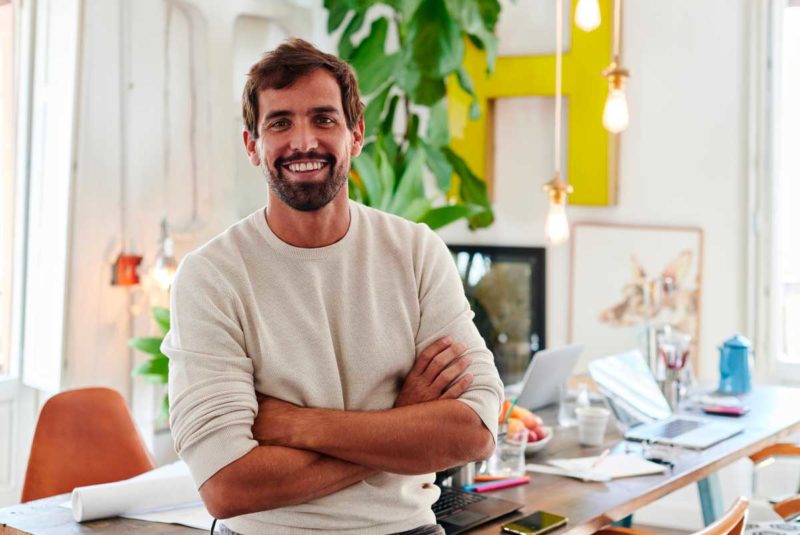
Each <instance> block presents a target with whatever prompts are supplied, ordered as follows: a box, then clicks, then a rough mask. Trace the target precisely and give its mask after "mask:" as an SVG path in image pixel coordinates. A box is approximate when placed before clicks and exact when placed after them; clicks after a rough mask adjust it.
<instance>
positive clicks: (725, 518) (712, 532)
mask: <svg viewBox="0 0 800 535" xmlns="http://www.w3.org/2000/svg"><path fill="white" fill-rule="evenodd" d="M748 505H750V500H748V499H747V498H745V497H744V496H739V497H738V498H737V499H736V501H735V502H733V505H732V506H731V507H730V509H728V510H727V511H725V514H724V515H722V516H721V517H720V518H719V519H718V520H717V521H716V522H714V523H713V524H709V525H708V526H706V527H705V529H702V530H700V531H698V532H697V534H696V535H742V533H744V526H745V524H746V523H747V506H748Z"/></svg>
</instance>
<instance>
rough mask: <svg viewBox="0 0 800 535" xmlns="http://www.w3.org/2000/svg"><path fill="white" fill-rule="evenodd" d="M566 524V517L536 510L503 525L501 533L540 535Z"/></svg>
mask: <svg viewBox="0 0 800 535" xmlns="http://www.w3.org/2000/svg"><path fill="white" fill-rule="evenodd" d="M566 524H567V517H565V516H561V515H556V514H553V513H548V512H546V511H536V512H535V513H533V514H532V515H528V516H524V517H522V518H520V519H517V520H515V521H513V522H509V523H508V524H505V525H504V526H503V533H514V534H515V535H541V534H542V533H547V532H548V531H552V530H554V529H558V528H560V527H562V526H565V525H566Z"/></svg>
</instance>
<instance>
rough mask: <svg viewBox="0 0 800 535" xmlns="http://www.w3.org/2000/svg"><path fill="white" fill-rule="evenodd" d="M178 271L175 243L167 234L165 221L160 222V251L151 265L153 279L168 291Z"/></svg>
mask: <svg viewBox="0 0 800 535" xmlns="http://www.w3.org/2000/svg"><path fill="white" fill-rule="evenodd" d="M177 270H178V261H177V260H176V259H175V243H174V242H173V241H172V236H170V234H169V226H168V225H167V219H166V218H164V219H162V220H161V249H160V250H159V251H158V255H157V256H156V261H155V263H154V265H153V278H154V279H155V281H156V283H157V284H158V285H159V286H160V287H161V288H163V289H164V290H168V289H169V287H170V286H172V280H173V279H174V278H175V272H176V271H177Z"/></svg>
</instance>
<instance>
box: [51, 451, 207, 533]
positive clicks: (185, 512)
mask: <svg viewBox="0 0 800 535" xmlns="http://www.w3.org/2000/svg"><path fill="white" fill-rule="evenodd" d="M59 505H60V506H61V507H65V508H67V509H72V517H73V518H74V519H75V521H76V522H84V521H87V520H96V519H98V518H109V517H112V516H122V517H125V518H133V519H138V520H146V521H149V522H164V523H168V524H181V525H184V526H189V527H192V528H198V529H209V528H210V527H211V523H212V522H213V520H214V519H213V517H212V516H211V515H210V514H209V513H208V511H207V510H206V508H205V506H204V505H203V502H202V500H201V498H200V494H199V493H198V492H197V489H196V488H195V485H194V481H193V480H192V476H191V474H190V473H189V467H188V466H186V463H184V462H183V461H178V462H176V463H172V464H169V465H166V466H162V467H161V468H156V469H155V470H151V471H150V472H146V473H144V474H141V475H139V476H136V477H133V478H131V479H126V480H124V481H117V482H114V483H105V484H102V485H91V486H88V487H78V488H76V489H75V490H73V491H72V499H71V500H70V501H69V502H65V503H62V504H59Z"/></svg>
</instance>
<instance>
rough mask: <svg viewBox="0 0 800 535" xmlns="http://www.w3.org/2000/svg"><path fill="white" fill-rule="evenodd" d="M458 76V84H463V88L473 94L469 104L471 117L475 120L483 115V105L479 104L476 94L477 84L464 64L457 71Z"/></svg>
mask: <svg viewBox="0 0 800 535" xmlns="http://www.w3.org/2000/svg"><path fill="white" fill-rule="evenodd" d="M456 78H458V85H460V86H461V89H463V90H464V91H466V92H467V94H469V95H471V96H472V102H470V105H469V118H470V119H472V120H473V121H474V120H476V119H477V118H478V117H480V116H481V107H480V105H479V104H478V97H477V96H476V95H475V84H473V83H472V77H471V76H470V75H469V73H468V72H467V69H465V68H464V66H463V65H461V66H460V67H459V68H458V70H457V71H456Z"/></svg>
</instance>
